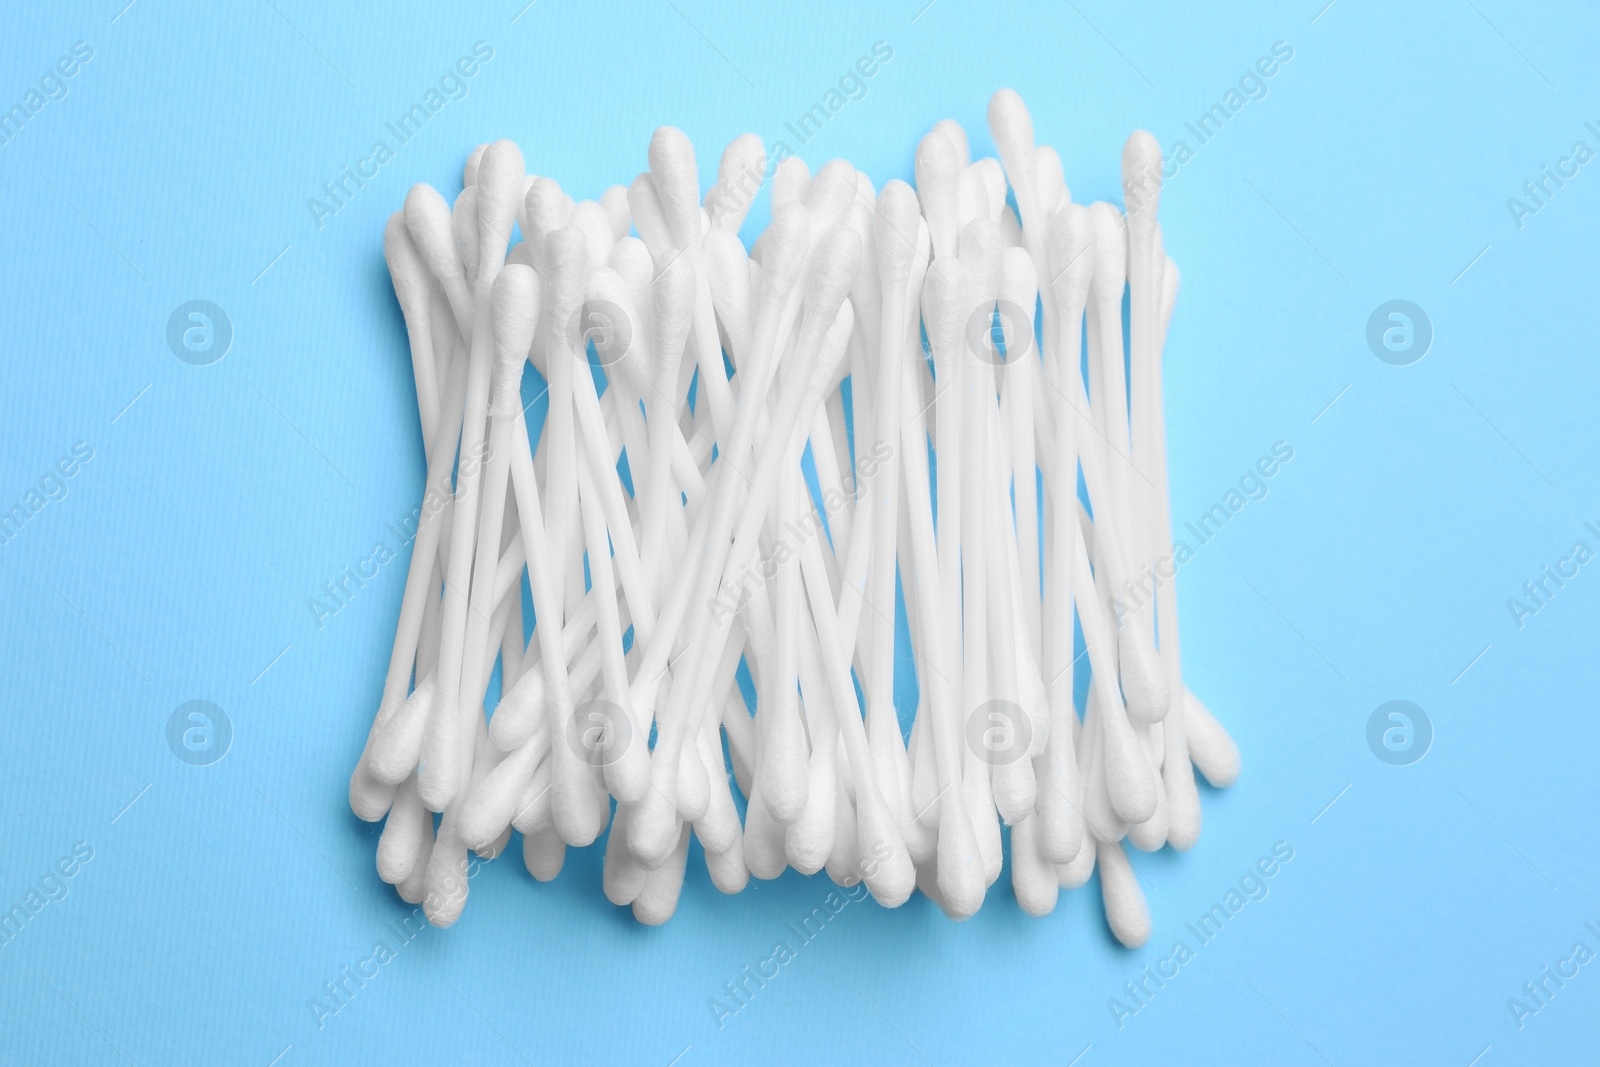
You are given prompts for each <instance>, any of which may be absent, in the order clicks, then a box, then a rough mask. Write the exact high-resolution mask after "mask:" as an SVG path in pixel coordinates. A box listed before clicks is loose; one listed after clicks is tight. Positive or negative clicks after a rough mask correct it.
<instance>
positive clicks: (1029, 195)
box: [988, 89, 1060, 329]
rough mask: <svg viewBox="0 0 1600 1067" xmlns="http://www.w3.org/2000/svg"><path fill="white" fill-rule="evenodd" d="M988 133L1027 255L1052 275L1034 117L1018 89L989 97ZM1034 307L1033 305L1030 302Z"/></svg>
mask: <svg viewBox="0 0 1600 1067" xmlns="http://www.w3.org/2000/svg"><path fill="white" fill-rule="evenodd" d="M988 117H989V132H990V134H991V135H992V136H993V137H994V143H995V149H996V150H997V151H998V152H999V153H1000V162H1001V163H1003V164H1004V165H1005V170H1006V177H1007V178H1009V179H1010V180H1011V188H1012V190H1013V191H1014V192H1015V193H1016V197H1017V210H1018V214H1019V215H1020V218H1019V220H1018V221H1020V222H1021V223H1022V239H1023V241H1024V242H1025V243H1026V245H1027V249H1028V254H1029V255H1030V256H1031V257H1032V258H1033V262H1034V263H1035V264H1036V265H1037V268H1038V271H1039V273H1042V274H1043V275H1044V276H1045V277H1047V278H1049V277H1053V276H1054V272H1055V270H1058V269H1060V268H1059V267H1056V266H1053V265H1052V263H1051V260H1050V252H1049V246H1048V244H1047V242H1046V241H1045V233H1046V229H1047V224H1048V221H1049V215H1048V209H1047V207H1046V205H1045V204H1044V202H1043V200H1044V197H1043V196H1042V195H1041V191H1040V189H1039V186H1038V182H1037V177H1038V172H1037V170H1036V168H1035V158H1036V156H1035V148H1034V140H1033V116H1032V115H1030V114H1029V113H1028V107H1027V105H1026V104H1024V103H1023V102H1022V97H1020V96H1018V95H1017V93H1016V91H1015V90H1012V89H1001V90H999V91H997V92H996V93H995V94H994V95H993V96H991V97H990V98H989V116H988ZM1029 307H1030V308H1031V307H1032V305H1031V304H1030V305H1029ZM1044 308H1045V315H1044V321H1045V327H1046V329H1049V327H1050V326H1052V325H1053V324H1054V320H1055V308H1054V306H1053V301H1052V300H1050V299H1049V298H1048V297H1047V298H1046V299H1045V301H1044Z"/></svg>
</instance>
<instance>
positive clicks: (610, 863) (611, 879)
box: [600, 804, 648, 907]
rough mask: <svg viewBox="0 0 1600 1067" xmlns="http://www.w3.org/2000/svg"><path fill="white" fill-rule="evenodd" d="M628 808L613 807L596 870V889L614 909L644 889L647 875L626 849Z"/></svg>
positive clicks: (620, 805) (632, 900)
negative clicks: (598, 879) (599, 862)
mask: <svg viewBox="0 0 1600 1067" xmlns="http://www.w3.org/2000/svg"><path fill="white" fill-rule="evenodd" d="M627 825H628V806H627V805H626V804H618V805H617V814H616V816H615V817H614V818H613V819H612V820H611V833H610V835H609V836H608V837H607V838H606V855H605V860H604V861H603V862H602V865H601V868H600V888H601V890H602V891H603V892H604V893H605V895H606V899H607V900H609V901H611V903H613V904H615V905H617V906H618V907H625V906H627V905H629V904H632V903H633V902H634V900H635V899H636V898H637V897H638V896H639V891H640V890H642V889H643V888H644V879H645V875H646V874H647V873H648V872H647V871H645V869H644V868H643V867H641V866H639V864H638V861H636V860H635V859H634V858H633V853H631V852H629V851H628V848H627V845H626V843H625V842H626V833H627V830H626V827H627Z"/></svg>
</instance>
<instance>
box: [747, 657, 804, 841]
mask: <svg viewBox="0 0 1600 1067" xmlns="http://www.w3.org/2000/svg"><path fill="white" fill-rule="evenodd" d="M770 714H771V715H772V719H771V721H770V722H769V723H768V724H767V730H766V734H765V736H764V738H763V744H762V746H761V766H760V770H758V771H757V772H756V777H757V778H758V779H759V780H760V782H761V799H762V801H763V802H764V803H765V805H766V808H767V813H768V814H769V815H771V816H772V817H773V819H775V820H777V821H778V822H780V823H782V824H783V825H785V826H788V825H789V824H790V823H792V822H794V821H795V820H796V819H798V818H799V817H800V813H801V812H803V811H804V810H805V808H806V798H807V797H808V796H809V795H810V790H811V775H810V766H809V759H810V742H808V741H807V740H806V728H805V724H804V723H803V722H801V720H800V716H801V712H800V693H799V691H798V690H793V689H791V690H789V691H788V692H786V693H784V694H783V695H782V696H780V697H779V699H778V700H777V702H776V704H775V705H774V706H773V707H772V708H771V709H770ZM780 851H781V849H780Z"/></svg>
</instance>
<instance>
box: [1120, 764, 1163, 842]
mask: <svg viewBox="0 0 1600 1067" xmlns="http://www.w3.org/2000/svg"><path fill="white" fill-rule="evenodd" d="M1155 784H1156V810H1155V814H1154V815H1152V816H1150V818H1148V819H1146V820H1145V821H1144V822H1136V823H1133V824H1132V825H1130V826H1129V827H1128V842H1129V844H1131V845H1133V847H1134V848H1136V849H1138V850H1139V851H1140V852H1157V851H1160V849H1161V846H1162V845H1165V844H1166V843H1167V825H1168V813H1167V797H1166V790H1165V789H1164V788H1163V787H1162V784H1161V776H1160V775H1159V774H1158V775H1156V776H1155Z"/></svg>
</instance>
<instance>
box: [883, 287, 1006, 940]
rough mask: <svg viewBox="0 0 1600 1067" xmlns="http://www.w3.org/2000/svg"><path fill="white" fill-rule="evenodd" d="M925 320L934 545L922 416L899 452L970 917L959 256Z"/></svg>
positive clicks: (956, 898)
mask: <svg viewBox="0 0 1600 1067" xmlns="http://www.w3.org/2000/svg"><path fill="white" fill-rule="evenodd" d="M921 296H922V308H923V318H924V321H925V322H926V325H927V331H928V341H929V344H930V345H931V346H932V348H933V356H934V359H935V361H936V363H937V372H936V373H937V378H936V379H935V381H936V384H937V386H938V390H939V391H938V393H937V394H936V396H935V400H934V403H935V404H936V405H938V417H937V421H936V432H937V437H938V440H937V445H936V449H935V451H936V454H938V455H942V456H945V457H946V459H947V462H943V463H940V464H939V465H938V468H937V470H936V472H935V478H936V479H937V483H938V484H937V490H938V494H939V496H938V499H939V509H938V517H937V522H938V534H939V536H938V539H937V547H936V549H934V541H935V539H934V522H935V519H934V515H933V513H932V510H931V504H932V502H931V501H930V500H929V499H928V491H927V484H928V479H927V468H926V464H925V463H919V462H918V458H919V457H921V456H925V455H926V444H925V442H924V441H923V440H922V439H921V438H922V430H921V423H920V420H918V419H915V418H914V419H912V420H910V421H911V423H912V424H913V426H914V433H908V434H906V435H905V437H906V438H908V439H906V440H904V441H903V444H902V451H903V452H905V454H906V456H907V475H908V476H907V479H906V492H907V494H908V496H909V497H910V501H911V507H910V508H909V514H910V516H911V522H912V529H911V534H912V546H913V547H912V558H913V565H914V566H915V567H916V577H917V584H918V586H919V589H920V595H919V597H918V600H919V607H920V611H921V612H922V614H923V615H924V627H923V629H924V631H925V633H926V634H927V637H926V638H925V640H926V641H927V642H928V643H929V644H931V646H932V647H931V648H930V649H929V656H930V659H931V662H930V663H929V664H927V665H928V666H931V667H932V668H933V669H932V670H931V671H929V672H928V673H927V674H924V676H923V677H924V678H925V679H926V680H925V682H924V685H923V696H922V701H923V703H922V707H921V709H919V717H921V716H922V715H926V716H928V718H929V720H930V722H929V725H928V727H927V733H925V734H924V735H923V737H924V740H925V741H926V742H931V744H932V745H933V753H934V763H935V769H936V772H937V776H938V778H937V784H938V794H937V795H938V798H939V852H938V871H937V879H938V886H939V892H940V895H941V896H942V897H943V904H944V907H945V910H946V911H947V912H948V913H949V914H951V915H954V916H957V917H960V918H965V917H967V916H970V915H972V914H975V913H976V912H977V910H978V908H979V907H980V906H981V905H982V904H983V897H984V891H985V889H986V885H985V882H984V870H983V866H982V863H981V861H980V859H979V856H978V842H977V837H976V834H975V831H974V828H973V824H972V816H971V813H970V812H969V810H968V808H967V805H966V801H965V798H964V795H963V793H962V789H961V781H962V772H961V760H962V757H961V751H960V749H959V747H958V746H959V745H960V740H959V738H960V737H961V736H963V725H964V724H963V720H962V717H961V715H960V713H959V711H958V708H959V707H960V706H961V705H960V704H959V701H960V697H961V690H960V688H959V686H960V678H961V675H960V674H959V673H958V671H959V668H960V663H959V656H958V652H959V650H960V647H961V637H962V634H961V629H960V620H961V614H960V612H961V600H960V573H961V557H960V553H961V545H962V542H961V539H960V533H961V524H960V518H961V481H960V477H959V470H960V468H959V464H958V463H957V462H955V461H954V457H957V456H959V455H961V418H960V409H959V405H960V402H961V386H960V376H961V371H960V367H961V360H962V358H963V351H964V348H965V342H964V336H963V331H964V330H965V328H966V320H967V315H966V313H965V312H966V306H967V278H966V272H965V270H964V269H963V268H962V266H961V262H960V261H959V260H958V259H956V258H954V257H945V258H942V259H936V260H935V261H934V262H933V263H932V265H930V266H929V267H928V272H927V278H926V281H925V282H924V284H923V287H922V294H921ZM930 555H931V556H932V557H933V559H934V562H935V564H936V567H937V569H936V570H935V571H934V573H933V574H931V575H930V574H929V573H927V572H928V565H927V560H928V558H929V556H930Z"/></svg>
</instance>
